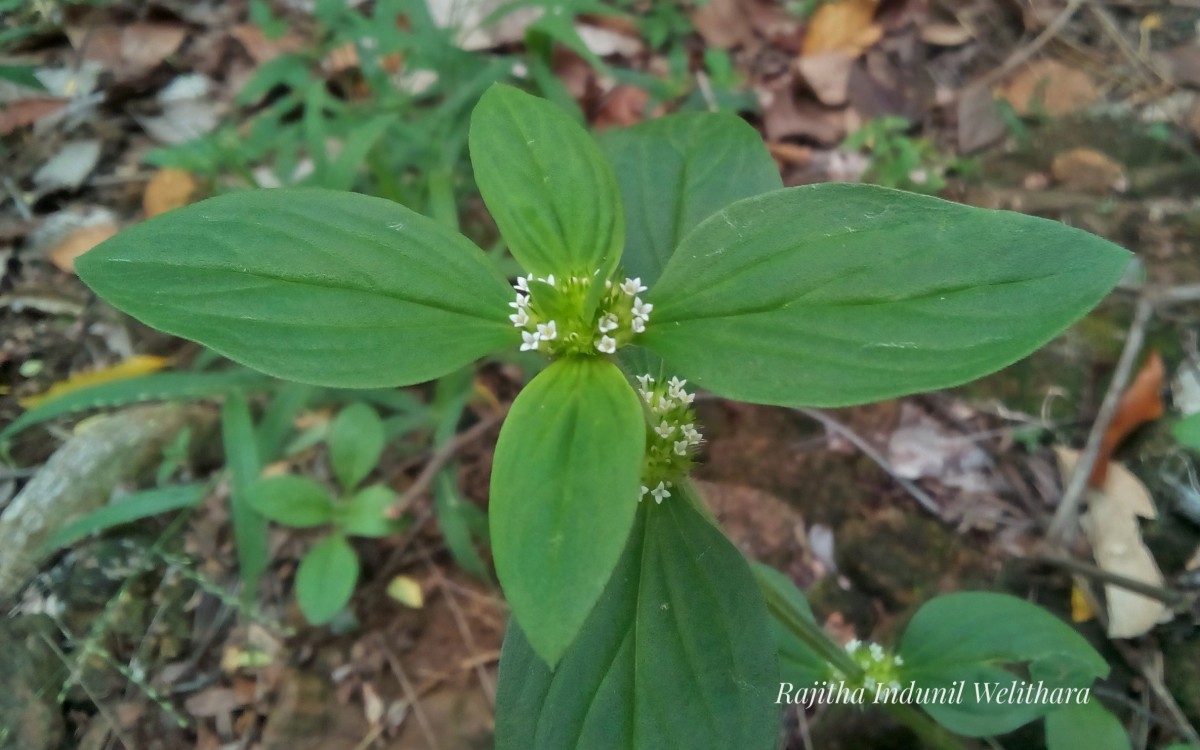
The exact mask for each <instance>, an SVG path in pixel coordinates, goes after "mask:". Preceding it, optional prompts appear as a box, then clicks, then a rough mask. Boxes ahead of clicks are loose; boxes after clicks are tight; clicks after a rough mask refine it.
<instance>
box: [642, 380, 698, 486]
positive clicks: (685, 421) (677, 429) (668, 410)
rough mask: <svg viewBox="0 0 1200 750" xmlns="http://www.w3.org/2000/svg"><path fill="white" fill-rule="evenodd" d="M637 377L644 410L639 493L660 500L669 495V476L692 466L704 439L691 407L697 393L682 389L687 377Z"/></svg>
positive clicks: (685, 470) (680, 474)
mask: <svg viewBox="0 0 1200 750" xmlns="http://www.w3.org/2000/svg"><path fill="white" fill-rule="evenodd" d="M637 381H638V395H640V396H641V397H642V401H643V402H645V404H646V412H647V423H646V459H645V463H644V464H643V466H642V482H643V484H642V497H643V498H644V497H645V496H646V495H647V494H649V495H651V496H652V497H653V498H654V501H655V502H657V503H661V502H662V501H663V500H665V499H666V498H668V497H670V496H671V489H672V488H673V487H674V484H673V483H672V480H674V479H676V478H677V477H679V476H682V475H684V474H686V473H687V470H688V469H689V468H691V466H692V462H693V458H694V456H695V454H696V447H697V446H698V445H700V443H701V441H702V440H703V438H702V437H701V435H700V431H699V430H697V429H696V412H695V410H693V409H692V402H693V401H694V400H695V399H696V394H694V393H688V392H687V391H685V390H684V389H683V387H684V386H685V385H687V381H686V380H680V379H679V378H671V379H670V380H669V381H664V382H656V381H655V380H654V378H653V377H652V376H650V375H649V374H646V375H639V376H638V379H637Z"/></svg>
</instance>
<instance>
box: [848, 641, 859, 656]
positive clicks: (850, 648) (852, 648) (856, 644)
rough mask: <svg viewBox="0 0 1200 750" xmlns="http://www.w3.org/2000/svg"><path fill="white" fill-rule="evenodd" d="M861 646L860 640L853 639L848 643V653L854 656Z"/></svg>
mask: <svg viewBox="0 0 1200 750" xmlns="http://www.w3.org/2000/svg"><path fill="white" fill-rule="evenodd" d="M861 645H862V641H860V640H858V639H857V638H851V639H850V640H848V641H846V651H847V652H849V653H851V654H853V653H854V652H855V651H857V650H858V647H859V646H861Z"/></svg>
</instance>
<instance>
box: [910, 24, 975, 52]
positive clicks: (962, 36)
mask: <svg viewBox="0 0 1200 750" xmlns="http://www.w3.org/2000/svg"><path fill="white" fill-rule="evenodd" d="M974 38H975V35H974V34H972V33H971V31H970V29H967V28H966V27H964V26H960V25H959V24H956V23H938V22H936V21H935V22H933V23H927V24H925V25H924V26H922V27H921V41H922V42H925V43H926V44H932V45H933V46H935V47H957V46H959V45H961V44H966V43H967V42H969V41H971V40H972V39H974Z"/></svg>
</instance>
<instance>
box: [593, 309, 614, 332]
mask: <svg viewBox="0 0 1200 750" xmlns="http://www.w3.org/2000/svg"><path fill="white" fill-rule="evenodd" d="M598 327H599V328H600V333H608V332H609V331H612V330H615V329H616V327H617V316H616V315H613V314H612V313H608V314H607V315H605V316H604V317H603V318H600V324H599V326H598Z"/></svg>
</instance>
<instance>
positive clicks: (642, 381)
mask: <svg viewBox="0 0 1200 750" xmlns="http://www.w3.org/2000/svg"><path fill="white" fill-rule="evenodd" d="M637 382H638V385H640V386H641V387H642V390H643V391H644V390H646V389H647V388H649V387H650V384H651V383H653V382H654V378H652V377H650V373H646V374H645V375H638V376H637Z"/></svg>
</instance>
